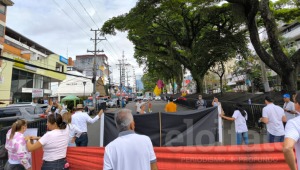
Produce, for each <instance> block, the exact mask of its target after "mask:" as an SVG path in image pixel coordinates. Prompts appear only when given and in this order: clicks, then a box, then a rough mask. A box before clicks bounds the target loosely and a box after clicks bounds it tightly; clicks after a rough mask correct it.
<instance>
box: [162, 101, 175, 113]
mask: <svg viewBox="0 0 300 170" xmlns="http://www.w3.org/2000/svg"><path fill="white" fill-rule="evenodd" d="M165 111H166V112H176V111H177V105H176V104H175V103H174V102H170V103H168V104H166V107H165Z"/></svg>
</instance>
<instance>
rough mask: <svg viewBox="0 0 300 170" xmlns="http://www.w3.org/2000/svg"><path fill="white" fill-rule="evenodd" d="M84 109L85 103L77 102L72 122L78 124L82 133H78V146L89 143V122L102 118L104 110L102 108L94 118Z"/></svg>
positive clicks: (76, 141)
mask: <svg viewBox="0 0 300 170" xmlns="http://www.w3.org/2000/svg"><path fill="white" fill-rule="evenodd" d="M82 111H83V105H82V104H77V107H76V111H75V113H74V114H73V115H72V124H73V125H75V126H77V127H78V129H80V131H82V133H81V134H80V136H79V135H76V140H75V143H76V146H87V145H88V142H89V140H88V134H87V123H91V124H92V123H95V122H96V121H97V120H99V119H100V117H101V115H102V113H103V110H102V109H101V110H100V111H99V113H98V115H96V116H95V117H94V118H93V119H92V118H91V117H90V116H89V115H88V114H87V113H86V112H82Z"/></svg>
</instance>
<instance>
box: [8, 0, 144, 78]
mask: <svg viewBox="0 0 300 170" xmlns="http://www.w3.org/2000/svg"><path fill="white" fill-rule="evenodd" d="M90 1H91V3H92V5H93V6H92V5H91V3H90ZM13 2H14V3H15V4H14V5H13V6H11V7H8V9H7V21H6V22H7V26H8V27H10V28H11V29H13V30H15V31H17V32H19V33H21V34H22V35H24V36H26V37H27V38H29V39H31V40H33V41H35V42H37V43H39V44H40V45H42V46H44V47H46V48H48V49H49V50H51V51H53V52H55V53H57V54H59V55H63V56H67V52H68V56H70V57H72V58H74V59H75V56H76V55H81V54H86V53H87V52H86V51H87V49H90V50H92V49H93V42H92V41H90V37H93V32H91V31H90V29H91V27H92V28H93V29H95V28H97V27H96V25H95V24H94V23H93V21H92V20H91V19H90V17H89V16H88V14H87V13H86V12H85V10H84V9H83V8H82V6H81V5H80V3H78V1H76V0H55V2H57V3H58V4H59V6H57V5H56V4H55V3H54V0H43V1H41V0H26V1H24V0H13ZM67 2H70V3H71V4H72V5H73V6H74V7H75V9H76V10H77V11H78V13H79V14H80V16H81V17H82V18H83V20H84V21H83V20H82V19H80V18H79V16H78V15H77V14H76V12H75V11H74V10H73V9H72V8H71V7H70V5H69V4H68V3H67ZM80 2H81V3H82V4H83V6H84V7H85V8H86V10H87V11H88V13H89V14H90V15H91V16H92V18H93V19H94V21H95V22H96V24H97V26H99V27H101V26H102V25H103V23H104V22H105V21H106V20H108V19H109V18H112V17H114V16H118V15H121V14H124V13H128V12H129V11H130V9H131V8H132V7H134V6H135V4H136V2H137V0H124V1H121V0H80ZM61 9H62V10H64V11H65V13H67V14H68V15H69V16H70V17H71V18H72V19H70V18H69V17H68V16H67V15H66V14H65V13H64V12H62V11H61ZM72 20H74V21H75V22H76V23H77V24H75V23H74V22H73V21H72ZM107 39H108V41H109V43H108V42H105V41H104V42H102V43H99V47H98V49H100V50H101V49H103V50H104V51H105V54H106V55H107V56H108V57H109V63H110V65H111V66H112V68H113V78H114V80H118V79H119V71H118V70H117V66H116V64H117V63H118V60H119V59H121V56H122V51H125V56H126V58H127V61H128V62H129V63H130V64H132V65H133V66H134V67H135V69H136V75H141V74H143V71H142V68H139V67H138V64H137V63H136V61H135V59H134V58H133V54H134V46H133V44H132V43H131V42H130V41H129V40H128V39H127V34H126V33H118V34H117V35H116V36H107ZM130 74H132V71H131V73H130ZM130 84H132V80H131V83H130Z"/></svg>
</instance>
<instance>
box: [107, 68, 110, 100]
mask: <svg viewBox="0 0 300 170" xmlns="http://www.w3.org/2000/svg"><path fill="white" fill-rule="evenodd" d="M107 66H108V93H109V97H110V98H111V91H110V89H111V88H110V73H109V72H110V70H109V67H110V66H109V65H108V63H107Z"/></svg>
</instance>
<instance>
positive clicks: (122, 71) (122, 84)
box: [117, 51, 130, 99]
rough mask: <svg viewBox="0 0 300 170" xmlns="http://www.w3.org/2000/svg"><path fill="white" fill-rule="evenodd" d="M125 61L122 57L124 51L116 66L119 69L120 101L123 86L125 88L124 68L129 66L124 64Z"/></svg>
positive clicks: (123, 56)
mask: <svg viewBox="0 0 300 170" xmlns="http://www.w3.org/2000/svg"><path fill="white" fill-rule="evenodd" d="M125 61H126V59H125V55H124V51H123V55H122V59H121V60H119V64H117V65H118V66H119V67H120V68H119V69H120V96H121V99H122V96H123V94H122V93H123V92H122V91H123V88H122V87H123V86H126V84H125V83H126V72H125V69H126V66H130V64H128V63H125Z"/></svg>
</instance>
